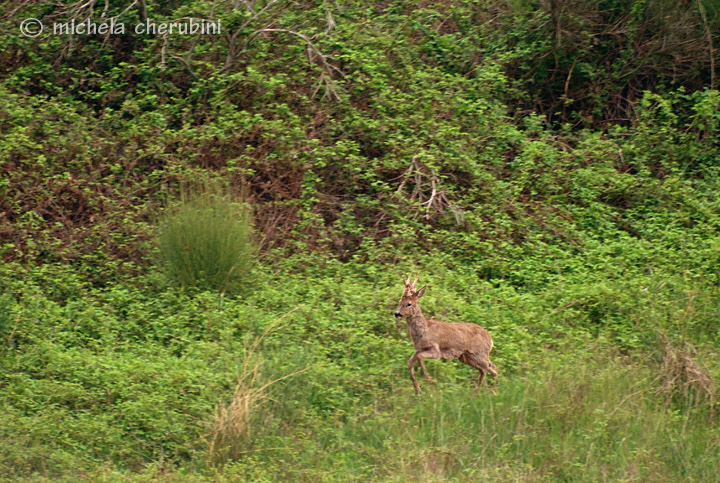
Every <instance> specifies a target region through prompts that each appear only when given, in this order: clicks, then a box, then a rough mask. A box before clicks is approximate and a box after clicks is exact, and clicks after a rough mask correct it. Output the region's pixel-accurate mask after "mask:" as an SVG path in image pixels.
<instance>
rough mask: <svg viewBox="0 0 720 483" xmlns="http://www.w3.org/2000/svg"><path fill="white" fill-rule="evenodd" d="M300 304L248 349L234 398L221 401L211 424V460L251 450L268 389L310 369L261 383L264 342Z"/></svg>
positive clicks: (231, 457) (238, 377)
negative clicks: (256, 417) (261, 346)
mask: <svg viewBox="0 0 720 483" xmlns="http://www.w3.org/2000/svg"><path fill="white" fill-rule="evenodd" d="M299 308H300V307H296V308H294V309H293V310H291V311H290V312H288V313H286V314H285V315H283V316H282V317H280V318H279V319H277V320H276V321H274V322H273V323H272V324H270V326H269V327H268V328H267V329H266V330H265V332H263V333H262V335H260V337H258V338H256V339H255V341H254V342H253V343H252V345H251V346H250V348H249V349H248V351H247V353H246V356H245V360H244V361H243V365H242V367H241V369H240V371H239V374H238V376H237V384H236V386H235V391H234V392H233V397H232V400H231V401H230V402H229V403H227V404H224V403H222V402H221V403H218V404H217V405H216V407H215V415H214V417H213V421H212V422H211V423H210V434H209V435H208V436H209V437H208V438H207V444H208V452H207V456H208V460H209V461H210V463H211V464H217V463H220V462H222V461H226V460H228V459H231V460H232V459H237V458H238V457H239V456H240V455H241V454H244V453H247V451H246V450H245V448H246V447H247V446H248V443H249V441H250V439H251V438H252V419H253V416H254V415H256V414H257V413H258V409H259V408H260V407H261V406H262V404H263V403H264V402H266V401H269V400H271V398H270V396H269V394H268V388H269V387H270V386H272V385H273V384H275V383H277V382H279V381H282V380H283V379H287V378H289V377H292V376H295V375H297V374H300V373H302V372H305V371H306V370H308V368H305V369H302V370H299V371H295V372H292V373H290V374H286V375H284V376H282V377H278V378H276V379H273V380H271V381H269V382H267V383H265V384H262V385H259V386H258V381H259V379H260V367H261V366H262V364H263V360H262V358H261V357H260V356H259V355H258V354H257V348H258V345H259V344H260V342H261V341H262V340H263V339H264V338H265V337H266V336H267V335H268V334H269V333H271V332H273V331H274V330H276V329H277V328H278V327H277V326H278V323H279V322H280V321H282V320H283V319H284V318H285V317H287V316H289V315H290V314H292V313H293V312H295V311H296V310H297V309H299Z"/></svg>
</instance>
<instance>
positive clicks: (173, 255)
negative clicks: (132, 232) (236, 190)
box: [157, 186, 256, 294]
mask: <svg viewBox="0 0 720 483" xmlns="http://www.w3.org/2000/svg"><path fill="white" fill-rule="evenodd" d="M254 242H255V240H254V236H253V227H252V212H251V210H250V207H249V206H248V205H247V204H246V203H245V202H244V201H242V200H235V199H234V198H233V197H232V196H231V194H230V193H228V192H227V191H226V190H222V189H220V188H218V187H213V186H205V188H204V189H202V190H196V191H187V192H185V193H184V194H183V197H182V200H181V201H180V202H179V203H178V204H177V205H174V206H170V207H169V208H168V209H167V212H166V214H165V216H164V218H163V219H162V220H161V221H160V224H159V234H158V241H157V245H158V258H159V261H160V264H161V265H162V267H163V268H164V270H165V271H166V273H167V275H168V276H169V277H170V278H171V279H172V280H174V281H176V282H178V283H179V284H180V285H181V286H182V287H184V288H199V289H208V290H214V291H217V292H219V293H221V294H225V293H233V292H236V291H237V290H239V289H240V288H241V287H242V286H243V284H247V281H248V279H249V278H250V276H251V272H252V269H253V265H254V263H255V261H256V249H255V246H254Z"/></svg>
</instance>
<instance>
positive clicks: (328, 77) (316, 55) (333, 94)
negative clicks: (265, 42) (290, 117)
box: [250, 28, 345, 101]
mask: <svg viewBox="0 0 720 483" xmlns="http://www.w3.org/2000/svg"><path fill="white" fill-rule="evenodd" d="M274 32H278V33H286V34H290V35H294V36H296V37H298V38H300V39H302V40H303V41H304V42H305V44H306V46H307V55H308V62H310V63H311V64H313V63H316V64H318V65H320V68H321V69H322V74H321V77H320V83H319V84H318V86H317V88H316V89H315V92H314V94H317V92H318V91H319V89H320V87H321V86H322V85H325V96H326V97H327V98H329V99H331V100H335V101H339V100H340V94H339V93H338V90H342V88H341V87H340V86H339V85H338V84H337V83H336V82H335V80H334V75H333V74H338V75H339V76H340V77H342V78H345V73H344V72H343V71H341V70H340V69H339V68H338V67H336V66H335V65H333V64H332V63H331V62H330V61H329V59H330V58H331V57H330V56H328V55H325V54H323V53H322V52H321V51H320V49H319V48H318V47H317V46H316V45H315V44H314V43H313V41H312V40H311V39H310V38H309V37H308V36H307V35H305V34H302V33H300V32H296V31H295V30H290V29H276V28H266V29H261V30H258V31H256V32H253V34H252V35H251V36H250V37H251V38H252V37H254V36H255V35H259V34H262V33H274Z"/></svg>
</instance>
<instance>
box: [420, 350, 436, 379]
mask: <svg viewBox="0 0 720 483" xmlns="http://www.w3.org/2000/svg"><path fill="white" fill-rule="evenodd" d="M418 362H419V363H420V368H421V369H422V371H423V376H425V379H427V380H428V382H430V383H432V384H435V379H433V378H432V376H431V375H430V374H429V373H428V371H427V369H425V362H424V361H423V360H422V357H418Z"/></svg>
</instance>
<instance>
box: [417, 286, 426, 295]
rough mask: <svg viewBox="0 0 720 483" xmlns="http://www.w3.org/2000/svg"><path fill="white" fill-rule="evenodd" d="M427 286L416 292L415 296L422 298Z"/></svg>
mask: <svg viewBox="0 0 720 483" xmlns="http://www.w3.org/2000/svg"><path fill="white" fill-rule="evenodd" d="M426 288H427V285H425V286H424V287H423V288H421V289H420V290H418V291H417V292H415V297H417V298H420V297H422V296H423V295H425V289H426Z"/></svg>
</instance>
